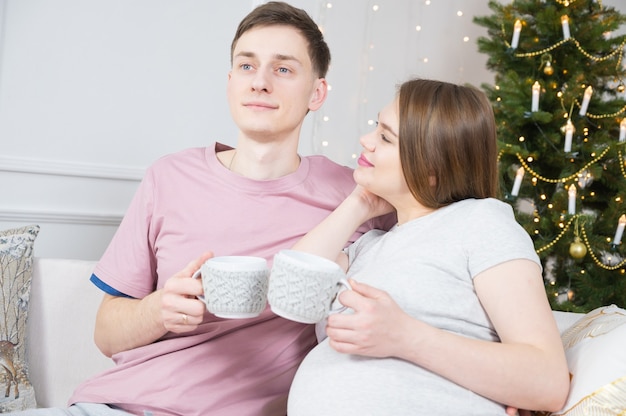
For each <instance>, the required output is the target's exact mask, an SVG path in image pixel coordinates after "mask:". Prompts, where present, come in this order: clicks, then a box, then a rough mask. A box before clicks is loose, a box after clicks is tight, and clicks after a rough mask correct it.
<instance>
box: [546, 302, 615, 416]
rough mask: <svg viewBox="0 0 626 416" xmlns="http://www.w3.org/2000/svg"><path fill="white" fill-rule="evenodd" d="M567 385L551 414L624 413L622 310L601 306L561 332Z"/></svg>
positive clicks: (571, 415)
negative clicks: (566, 393) (561, 403)
mask: <svg viewBox="0 0 626 416" xmlns="http://www.w3.org/2000/svg"><path fill="white" fill-rule="evenodd" d="M561 339H562V340H563V346H564V347H565V354H566V356H567V364H568V367H569V371H570V377H571V387H570V392H569V396H568V398H567V403H566V404H565V406H564V407H563V409H561V410H560V411H559V412H556V413H553V415H568V416H577V415H603V416H609V415H624V414H625V412H624V411H625V410H626V347H625V345H626V310H624V309H621V308H618V307H617V306H615V305H611V306H603V307H601V308H597V309H594V310H593V311H591V312H589V313H588V314H586V315H585V316H584V317H582V318H581V319H580V320H579V321H577V322H576V323H575V324H574V325H572V326H571V327H570V328H569V329H567V330H566V331H565V332H563V335H562V336H561Z"/></svg>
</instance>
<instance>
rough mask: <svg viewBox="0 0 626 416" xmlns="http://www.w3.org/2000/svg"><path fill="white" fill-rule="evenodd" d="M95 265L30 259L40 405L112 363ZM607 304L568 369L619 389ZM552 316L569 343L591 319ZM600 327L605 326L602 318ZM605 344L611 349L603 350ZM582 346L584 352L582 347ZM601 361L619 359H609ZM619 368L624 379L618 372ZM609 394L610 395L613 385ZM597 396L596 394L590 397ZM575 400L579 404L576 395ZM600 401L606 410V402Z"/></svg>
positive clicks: (31, 342)
mask: <svg viewBox="0 0 626 416" xmlns="http://www.w3.org/2000/svg"><path fill="white" fill-rule="evenodd" d="M94 266H95V262H92V261H83V260H70V259H51V258H37V257H35V258H34V262H33V276H32V287H31V295H30V296H31V297H30V311H29V322H28V328H27V354H26V355H27V362H28V368H29V376H30V380H31V383H32V386H33V388H34V391H35V395H36V399H37V405H38V406H39V407H52V406H65V405H66V403H67V399H68V398H69V397H70V395H71V394H72V392H73V390H74V389H75V388H76V386H77V385H78V384H80V383H81V381H83V380H85V379H86V378H88V377H90V376H91V375H93V374H95V373H97V372H99V371H101V370H104V369H106V368H108V367H110V366H112V365H113V363H112V361H111V360H110V359H108V358H106V357H105V356H104V355H102V354H101V353H100V351H99V350H98V349H97V348H96V346H95V345H94V342H93V330H94V322H95V316H96V311H97V309H98V305H99V304H100V301H101V299H102V293H101V292H100V290H99V289H97V288H96V287H95V286H94V285H93V284H92V283H91V282H90V281H89V276H90V275H91V272H92V270H93V268H94ZM607 308H609V309H606V308H603V309H602V311H599V312H596V315H594V312H591V313H590V314H587V315H589V316H590V317H591V318H593V319H596V318H598V317H599V319H605V318H606V317H609V315H610V314H609V313H608V312H615V311H617V312H618V319H617V320H615V319H613V321H611V322H613V324H611V325H609V326H610V329H613V328H617V329H615V330H613V331H612V332H611V334H609V335H610V336H613V339H610V338H608V336H604V338H607V342H608V344H602V345H598V344H597V340H598V339H601V338H603V337H596V335H597V332H596V333H594V336H593V337H592V339H591V340H590V342H586V341H585V342H578V343H574V344H576V345H575V347H574V348H578V350H574V349H571V348H570V349H569V350H568V361H569V362H570V364H571V365H570V367H571V368H570V370H571V371H579V370H578V369H573V368H572V367H573V366H578V364H579V361H582V362H584V361H585V360H582V359H581V358H580V357H582V356H584V357H585V358H587V357H595V358H594V359H595V361H594V362H591V363H588V366H590V367H591V369H586V368H585V369H582V370H580V371H583V370H584V371H587V373H584V371H583V373H584V374H583V375H582V376H581V378H584V381H585V382H586V381H591V380H593V381H594V382H596V383H600V384H599V385H600V386H604V384H607V383H606V380H607V377H609V380H613V379H614V378H617V381H619V380H621V384H620V383H617V384H616V383H615V382H609V383H608V384H609V385H610V386H613V387H615V386H617V388H623V387H624V385H626V371H625V370H624V369H626V356H625V351H626V349H624V348H623V345H624V339H625V334H626V324H624V325H620V324H621V323H626V314H625V313H624V310H623V309H620V308H616V307H614V306H613V307H607ZM610 308H613V309H610ZM600 312H601V313H600ZM554 315H555V318H556V321H557V324H558V326H559V329H560V330H561V332H562V333H563V335H564V342H568V343H570V344H571V339H570V338H572V337H574V338H577V339H578V340H580V336H581V335H580V334H581V333H580V331H579V328H582V327H585V328H587V327H590V326H591V325H590V322H591V321H586V316H585V315H583V314H576V313H569V312H554ZM615 316H617V315H610V317H615ZM581 318H585V319H581ZM600 327H602V328H605V329H606V328H607V324H606V322H605V323H602V325H601V326H600ZM568 331H569V332H568ZM604 332H607V330H604ZM568 337H569V338H568ZM615 337H619V338H615ZM594 343H596V344H594ZM607 345H608V348H609V349H610V348H613V349H614V351H608V352H607V350H606V348H607ZM581 346H582V347H583V349H582V350H580V348H581ZM603 351H605V352H603ZM602 360H605V361H606V360H613V361H615V360H617V361H616V362H608V363H607V362H602ZM585 364H587V363H585ZM607 366H608V367H611V371H613V373H614V374H602V375H600V374H597V373H598V371H599V370H600V369H604V368H605V367H607ZM594 369H595V370H594ZM590 371H591V372H593V371H595V373H592V374H589V372H590ZM620 372H621V375H622V378H620V376H619V374H620ZM615 374H618V377H615ZM603 377H604V379H603ZM579 384H581V383H579ZM574 387H576V386H573V388H574ZM578 387H580V388H579V390H581V391H580V392H578V391H577V392H576V394H587V393H588V391H589V389H591V391H594V392H597V391H598V389H597V388H596V387H595V386H589V385H586V386H584V385H582V384H581V385H580V386H578ZM620 392H621V390H618V391H617V395H618V396H616V397H623V398H624V400H626V394H624V395H621V393H620ZM609 393H610V394H611V395H614V394H615V389H613V390H612V391H610V392H609ZM571 394H573V393H571ZM597 396H598V395H597V394H594V397H597ZM610 397H614V396H610ZM572 400H574V398H572ZM576 401H577V403H578V402H580V400H579V399H577V398H576ZM609 401H610V402H611V403H613V402H614V399H609ZM613 404H614V406H615V409H619V410H615V413H610V412H605V413H602V414H603V415H609V414H611V415H612V414H615V415H617V414H624V413H623V410H624V409H626V404H622V403H618V402H615V403H613ZM591 405H593V403H592V404H591ZM591 405H590V406H591ZM600 405H601V406H602V408H603V409H605V410H606V404H602V403H601V404H600ZM588 409H592V407H589V408H588ZM620 412H622V413H620ZM590 414H591V413H590Z"/></svg>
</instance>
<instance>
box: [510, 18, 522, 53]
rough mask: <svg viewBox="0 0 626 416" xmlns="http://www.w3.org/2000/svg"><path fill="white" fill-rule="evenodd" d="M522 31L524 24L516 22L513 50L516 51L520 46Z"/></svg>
mask: <svg viewBox="0 0 626 416" xmlns="http://www.w3.org/2000/svg"><path fill="white" fill-rule="evenodd" d="M521 31H522V22H520V21H519V20H516V21H515V24H514V25H513V39H512V40H511V48H513V49H515V48H517V45H518V44H519V34H520V32H521Z"/></svg>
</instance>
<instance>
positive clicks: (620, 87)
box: [617, 82, 626, 92]
mask: <svg viewBox="0 0 626 416" xmlns="http://www.w3.org/2000/svg"><path fill="white" fill-rule="evenodd" d="M625 88H626V87H624V84H623V83H621V82H620V83H619V85H618V86H617V91H618V92H624V89H625Z"/></svg>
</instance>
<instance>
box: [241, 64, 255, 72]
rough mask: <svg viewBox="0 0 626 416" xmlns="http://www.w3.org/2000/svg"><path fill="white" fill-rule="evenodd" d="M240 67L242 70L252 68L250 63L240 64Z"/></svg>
mask: <svg viewBox="0 0 626 416" xmlns="http://www.w3.org/2000/svg"><path fill="white" fill-rule="evenodd" d="M241 69H243V70H244V71H248V70H250V69H252V65H250V64H241Z"/></svg>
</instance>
